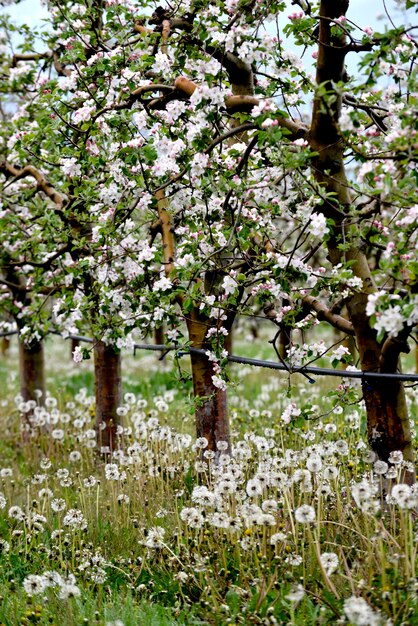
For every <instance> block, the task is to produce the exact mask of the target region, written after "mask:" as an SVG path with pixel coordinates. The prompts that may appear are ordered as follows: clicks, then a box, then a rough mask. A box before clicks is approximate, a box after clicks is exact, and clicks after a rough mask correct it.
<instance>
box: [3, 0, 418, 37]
mask: <svg viewBox="0 0 418 626" xmlns="http://www.w3.org/2000/svg"><path fill="white" fill-rule="evenodd" d="M287 4H288V6H289V13H291V12H293V11H295V10H297V9H298V7H295V6H294V5H292V3H291V0H288V1H287ZM397 4H399V3H397V2H396V0H387V2H386V6H387V8H388V10H389V12H390V14H391V16H392V18H393V20H394V22H395V24H400V23H402V22H404V21H405V17H406V16H405V13H406V12H403V13H404V15H402V12H401V11H400V10H399V8H397ZM139 7H140V2H138V9H139V10H140V8H139ZM4 10H5V11H7V12H8V13H9V14H10V15H11V16H12V18H13V20H14V21H15V22H16V23H24V22H25V23H27V24H29V25H34V24H39V22H40V21H41V20H42V19H43V18H46V17H47V16H48V11H47V9H46V8H45V7H43V6H42V5H41V2H40V0H23V1H22V2H20V3H19V4H16V5H10V6H8V7H6V9H4ZM408 13H409V14H410V16H412V15H413V14H414V11H412V10H410V11H409V12H408ZM347 17H348V18H349V19H351V20H352V21H353V22H355V23H356V24H361V25H362V26H363V27H364V26H371V27H372V28H374V29H375V30H378V29H381V28H382V23H384V22H387V18H386V16H385V9H384V3H383V0H378V1H376V0H373V1H372V2H369V1H367V0H350V8H349V10H348V13H347ZM382 17H383V19H382Z"/></svg>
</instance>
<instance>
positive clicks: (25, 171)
mask: <svg viewBox="0 0 418 626" xmlns="http://www.w3.org/2000/svg"><path fill="white" fill-rule="evenodd" d="M0 172H2V173H3V174H5V175H6V176H13V177H14V180H13V182H14V181H17V180H20V179H21V178H26V177H27V176H32V178H34V179H35V180H36V183H37V188H38V190H39V191H43V193H44V194H45V195H46V196H48V198H49V199H50V200H52V202H53V203H54V204H55V205H56V206H57V207H58V208H59V209H62V207H63V205H64V202H65V198H64V196H63V195H61V194H60V193H58V191H56V189H55V187H53V186H52V185H51V183H49V182H48V181H47V179H46V178H45V176H44V175H43V174H42V173H41V172H40V171H39V170H37V169H36V167H33V165H25V167H22V168H21V169H18V168H16V167H14V166H13V165H11V164H10V163H7V161H3V162H2V163H0Z"/></svg>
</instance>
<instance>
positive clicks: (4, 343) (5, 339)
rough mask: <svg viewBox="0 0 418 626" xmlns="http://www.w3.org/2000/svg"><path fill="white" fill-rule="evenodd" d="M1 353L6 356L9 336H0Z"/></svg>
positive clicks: (8, 347) (8, 348)
mask: <svg viewBox="0 0 418 626" xmlns="http://www.w3.org/2000/svg"><path fill="white" fill-rule="evenodd" d="M0 349H1V354H2V356H6V355H7V353H8V352H9V350H10V338H9V337H2V338H1V348H0Z"/></svg>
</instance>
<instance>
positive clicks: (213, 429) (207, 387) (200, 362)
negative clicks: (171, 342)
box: [187, 308, 230, 452]
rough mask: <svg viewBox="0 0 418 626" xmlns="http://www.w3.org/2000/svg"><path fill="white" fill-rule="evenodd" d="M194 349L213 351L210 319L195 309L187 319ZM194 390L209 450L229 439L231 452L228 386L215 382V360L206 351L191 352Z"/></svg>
mask: <svg viewBox="0 0 418 626" xmlns="http://www.w3.org/2000/svg"><path fill="white" fill-rule="evenodd" d="M187 327H188V331H189V339H190V342H191V347H192V348H198V349H201V350H210V346H209V345H208V344H207V343H206V342H205V337H206V333H207V330H208V328H209V324H208V320H207V319H205V318H203V316H202V315H201V314H200V312H199V310H198V309H197V308H196V309H193V310H192V311H191V313H190V315H189V316H188V318H187ZM190 360H191V365H192V379H193V393H194V398H195V417H196V435H197V437H205V438H206V439H207V440H208V449H209V450H213V451H214V452H216V451H217V444H218V442H221V441H222V442H226V443H227V445H228V448H227V451H230V434H229V418H228V409H227V392H226V389H220V388H219V387H216V386H215V385H214V384H213V379H212V377H213V376H214V374H215V372H214V369H213V363H212V361H210V360H209V359H208V357H207V356H206V354H200V353H195V352H193V351H191V354H190Z"/></svg>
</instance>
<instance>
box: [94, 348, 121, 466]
mask: <svg viewBox="0 0 418 626" xmlns="http://www.w3.org/2000/svg"><path fill="white" fill-rule="evenodd" d="M94 375H95V392H96V433H97V444H98V448H99V451H100V452H101V453H103V454H106V453H111V452H113V450H115V449H116V448H117V447H118V441H117V436H116V430H117V426H118V414H117V408H118V407H119V406H120V404H121V401H122V379H121V355H120V352H119V351H118V350H117V349H116V348H115V347H114V346H110V345H107V344H105V343H104V342H103V341H98V342H97V343H96V344H95V346H94Z"/></svg>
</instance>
